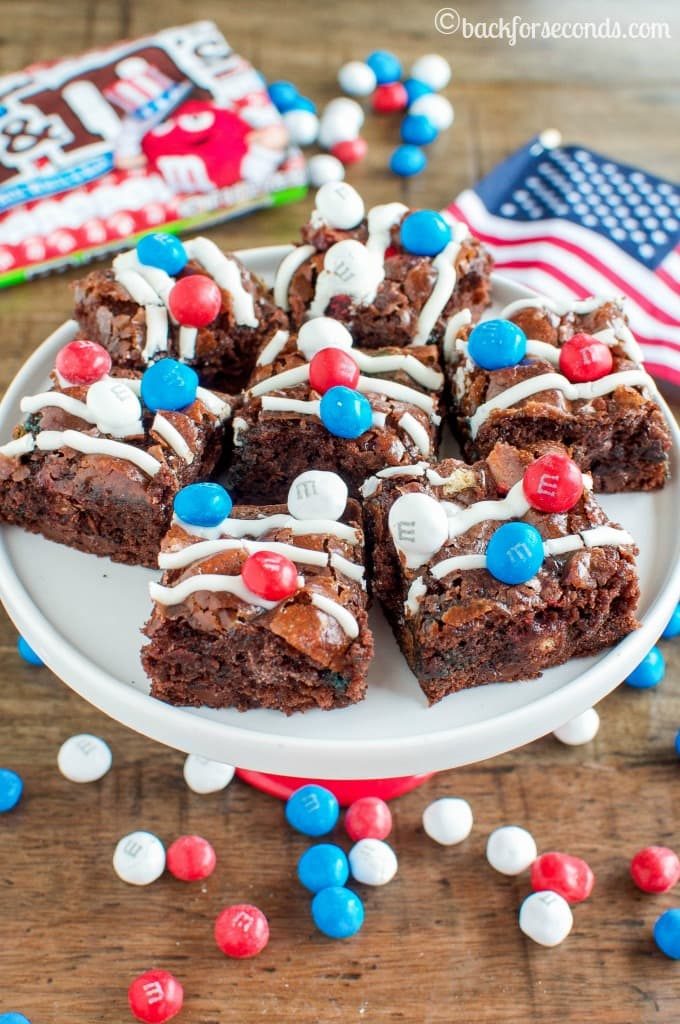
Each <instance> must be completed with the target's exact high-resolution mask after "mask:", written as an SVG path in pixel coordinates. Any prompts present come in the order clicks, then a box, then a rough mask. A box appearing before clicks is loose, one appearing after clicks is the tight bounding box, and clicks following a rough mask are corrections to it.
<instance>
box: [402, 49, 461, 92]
mask: <svg viewBox="0 0 680 1024" xmlns="http://www.w3.org/2000/svg"><path fill="white" fill-rule="evenodd" d="M411 78H416V79H417V80H418V81H419V82H424V83H425V85H429V87H430V89H434V91H435V92H439V90H440V89H445V88H446V86H447V85H448V84H449V82H450V81H451V65H450V64H449V62H448V61H447V60H444V58H443V57H441V56H440V55H439V54H438V53H426V54H425V55H424V56H423V57H419V58H418V60H417V61H415V63H414V64H412V65H411Z"/></svg>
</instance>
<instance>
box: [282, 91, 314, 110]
mask: <svg viewBox="0 0 680 1024" xmlns="http://www.w3.org/2000/svg"><path fill="white" fill-rule="evenodd" d="M288 110H308V111H309V112H310V114H316V103H315V102H314V100H310V98H309V96H299V95H298V96H296V98H295V103H294V104H293V106H292V107H289V108H288ZM286 113H288V111H286Z"/></svg>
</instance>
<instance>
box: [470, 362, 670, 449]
mask: <svg viewBox="0 0 680 1024" xmlns="http://www.w3.org/2000/svg"><path fill="white" fill-rule="evenodd" d="M622 387H631V388H632V387H646V388H649V390H650V391H652V392H653V393H654V394H655V393H656V387H655V385H654V382H653V381H652V378H651V377H650V376H649V374H647V373H645V372H644V370H623V371H621V372H620V373H610V374H608V376H606V377H601V378H600V380H594V381H589V382H588V383H586V384H572V382H571V381H569V380H567V378H566V377H563V376H562V375H561V374H559V373H543V374H541V375H540V376H538V377H530V378H528V379H527V380H523V381H520V382H519V384H513V386H512V387H510V388H506V390H505V391H501V392H500V394H498V395H495V396H494V398H492V399H490V401H488V402H484V404H483V405H480V406H479V408H478V409H477V411H476V412H475V413H474V415H473V416H471V417H470V421H469V422H470V433H471V434H472V437H476V436H477V432H478V430H479V428H480V427H481V426H482V424H483V423H485V422H486V420H487V419H488V418H489V416H490V415H491V413H492V412H495V411H496V410H497V409H509V408H511V407H512V406H513V405H515V404H516V403H517V402H521V401H523V400H524V399H525V398H531V397H532V395H536V394H538V393H539V392H541V391H561V392H562V394H563V395H564V396H565V398H568V399H569V400H570V401H576V400H578V399H582V400H586V401H588V400H590V399H593V398H599V397H601V396H602V395H607V394H610V393H611V392H612V391H615V390H616V389H617V388H622Z"/></svg>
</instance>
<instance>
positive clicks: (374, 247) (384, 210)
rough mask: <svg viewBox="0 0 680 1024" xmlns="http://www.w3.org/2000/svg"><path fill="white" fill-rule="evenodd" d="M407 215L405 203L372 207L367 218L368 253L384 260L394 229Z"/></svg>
mask: <svg viewBox="0 0 680 1024" xmlns="http://www.w3.org/2000/svg"><path fill="white" fill-rule="evenodd" d="M407 213H408V206H404V204H403V203H383V204H382V205H380V206H374V207H372V209H370V210H369V211H368V216H367V218H366V219H367V223H368V239H367V240H366V248H367V249H368V251H369V252H372V253H375V255H376V256H380V259H381V260H383V259H384V258H385V250H386V249H387V248H388V246H389V244H390V237H391V234H392V229H393V228H394V227H395V226H396V225H397V224H398V223H399V222H400V221H401V220H402V219H403V217H404V215H405V214H407Z"/></svg>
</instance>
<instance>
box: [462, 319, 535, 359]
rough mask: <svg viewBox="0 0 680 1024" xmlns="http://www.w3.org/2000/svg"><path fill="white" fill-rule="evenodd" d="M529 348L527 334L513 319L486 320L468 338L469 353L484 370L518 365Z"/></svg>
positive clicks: (474, 328) (477, 325)
mask: <svg viewBox="0 0 680 1024" xmlns="http://www.w3.org/2000/svg"><path fill="white" fill-rule="evenodd" d="M526 350H527V336H526V334H525V333H524V331H523V330H522V328H521V327H518V326H517V324H513V322H512V321H511V320H484V321H483V323H481V324H476V326H475V327H473V329H472V331H471V332H470V337H469V338H468V355H469V357H470V359H472V360H473V362H475V363H477V366H481V367H482V369H483V370H501V369H502V368H503V367H504V366H516V365H517V363H520V362H521V361H522V360H523V359H524V356H525V355H526Z"/></svg>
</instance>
